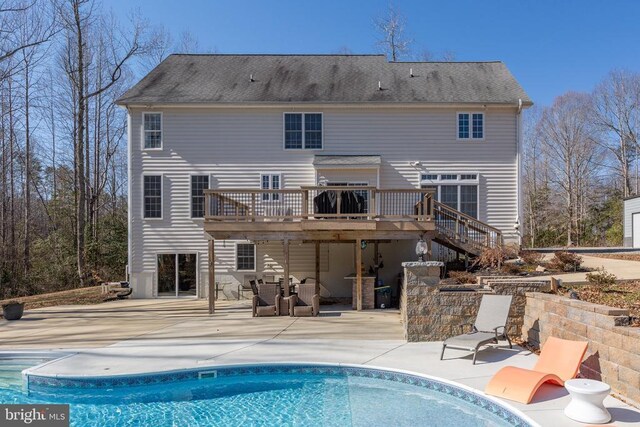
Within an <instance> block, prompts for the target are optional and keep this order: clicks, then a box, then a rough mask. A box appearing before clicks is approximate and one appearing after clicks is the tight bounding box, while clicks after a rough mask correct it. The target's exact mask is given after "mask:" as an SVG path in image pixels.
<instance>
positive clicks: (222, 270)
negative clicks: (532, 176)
mask: <svg viewBox="0 0 640 427" xmlns="http://www.w3.org/2000/svg"><path fill="white" fill-rule="evenodd" d="M118 104H119V105H121V106H123V107H125V108H126V109H127V110H128V120H129V121H128V141H129V153H128V154H129V263H128V264H129V271H130V280H131V283H132V286H133V288H134V289H135V293H134V295H136V296H137V297H143V298H151V297H162V296H171V297H180V296H189V295H191V296H194V295H195V296H198V297H207V296H208V294H210V293H212V292H214V286H213V283H217V286H218V291H217V292H218V293H220V295H219V297H222V296H223V295H222V294H223V293H224V294H227V297H231V298H235V297H237V295H236V294H235V292H236V291H235V289H238V286H239V285H241V284H243V283H246V281H248V280H250V279H252V278H264V279H265V280H276V279H277V278H278V277H292V280H293V281H298V280H302V279H304V278H306V277H318V276H319V277H320V282H321V283H322V288H321V289H320V291H321V295H322V296H323V297H326V298H332V299H336V300H344V301H351V300H354V301H355V302H357V304H355V302H354V304H355V305H356V306H357V307H359V308H363V307H365V308H366V307H368V306H370V305H371V300H370V298H372V292H373V280H372V277H374V276H377V280H378V284H380V283H382V284H385V285H387V284H388V285H391V286H394V287H395V285H396V283H397V281H398V274H399V273H400V271H401V268H400V264H401V262H403V261H408V260H415V259H416V253H415V248H416V242H418V241H419V239H423V240H424V241H425V242H426V243H427V244H428V246H429V247H430V246H431V242H435V243H438V245H439V246H438V247H441V248H447V250H450V249H453V250H455V251H456V252H458V253H461V254H463V255H464V254H477V253H478V252H479V251H481V250H482V249H483V248H485V247H492V246H496V245H500V244H502V243H503V242H515V243H517V242H518V240H519V233H518V224H519V222H520V219H519V218H520V208H521V196H520V185H519V180H520V171H519V168H520V159H519V155H520V154H519V153H520V147H521V113H522V110H523V109H524V108H526V107H528V106H530V105H532V103H531V101H530V99H529V98H528V96H527V94H526V93H525V92H524V90H523V89H522V88H521V87H520V85H519V84H518V82H517V81H516V80H515V79H514V77H513V76H512V75H511V73H510V72H509V70H508V69H507V68H506V66H505V65H504V64H503V63H502V62H388V61H387V60H386V59H385V57H384V56H382V55H219V54H214V55H171V56H170V57H168V58H167V59H166V60H165V61H163V62H162V63H161V64H160V65H158V66H157V67H156V68H155V69H154V70H152V71H151V72H150V73H149V74H148V75H147V76H146V77H144V78H143V79H142V80H141V81H140V82H139V83H138V84H136V85H135V86H134V87H133V88H131V89H130V90H129V91H127V92H126V93H125V94H124V95H123V96H122V97H121V98H120V99H119V100H118ZM435 248H436V245H434V246H433V249H431V251H432V252H431V254H430V255H431V256H436V255H437V252H438V251H437V250H436V249H435ZM380 264H383V266H384V267H383V268H377V267H382V266H381V265H380ZM356 266H364V272H363V271H362V268H356ZM370 272H371V274H369V273H370ZM349 275H352V276H351V277H352V278H353V285H352V283H351V281H350V280H349V279H345V277H348V276H349ZM210 284H211V286H209V285H210ZM363 287H364V288H363ZM285 288H286V289H285V291H287V292H288V287H285ZM240 292H241V290H240ZM394 292H396V291H395V290H394ZM229 293H231V295H229ZM241 293H242V292H241ZM356 299H357V301H356ZM210 301H211V302H210V304H211V306H210V308H211V310H213V304H214V303H213V299H211V298H210Z"/></svg>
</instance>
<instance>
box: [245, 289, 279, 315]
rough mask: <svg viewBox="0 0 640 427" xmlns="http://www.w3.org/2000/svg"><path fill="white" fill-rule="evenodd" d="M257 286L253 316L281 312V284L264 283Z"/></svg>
mask: <svg viewBox="0 0 640 427" xmlns="http://www.w3.org/2000/svg"><path fill="white" fill-rule="evenodd" d="M256 286H257V288H258V294H257V295H254V296H253V304H252V306H253V317H262V316H278V315H279V314H280V285H278V284H273V283H263V284H262V285H256Z"/></svg>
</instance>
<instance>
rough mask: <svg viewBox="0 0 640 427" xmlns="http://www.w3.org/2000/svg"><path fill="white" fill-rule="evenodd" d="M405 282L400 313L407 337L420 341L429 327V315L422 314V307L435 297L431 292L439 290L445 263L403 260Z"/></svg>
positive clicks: (410, 339) (407, 338)
mask: <svg viewBox="0 0 640 427" xmlns="http://www.w3.org/2000/svg"><path fill="white" fill-rule="evenodd" d="M402 267H403V268H404V282H403V286H402V293H401V295H400V313H401V317H402V323H403V325H404V333H405V339H406V340H408V341H420V337H421V336H422V335H424V333H423V332H424V331H423V329H424V328H429V319H428V317H426V316H424V315H422V314H423V313H424V310H423V309H422V308H423V306H424V305H425V304H429V301H433V298H429V297H428V296H429V294H433V293H436V292H438V284H439V283H440V269H441V267H444V263H443V262H440V261H414V262H403V263H402Z"/></svg>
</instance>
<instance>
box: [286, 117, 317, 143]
mask: <svg viewBox="0 0 640 427" xmlns="http://www.w3.org/2000/svg"><path fill="white" fill-rule="evenodd" d="M284 148H285V149H287V150H301V149H305V150H321V149H322V114H321V113H285V114H284Z"/></svg>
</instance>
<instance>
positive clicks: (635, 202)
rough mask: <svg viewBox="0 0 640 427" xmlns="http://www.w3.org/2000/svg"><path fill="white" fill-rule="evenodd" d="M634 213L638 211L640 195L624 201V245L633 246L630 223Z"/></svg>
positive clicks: (639, 209) (639, 211) (639, 210)
mask: <svg viewBox="0 0 640 427" xmlns="http://www.w3.org/2000/svg"><path fill="white" fill-rule="evenodd" d="M634 213H640V197H635V198H633V199H628V200H625V201H624V223H623V224H624V245H625V246H628V247H632V246H633V234H632V233H633V225H632V223H631V221H632V216H633V214H634Z"/></svg>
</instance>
